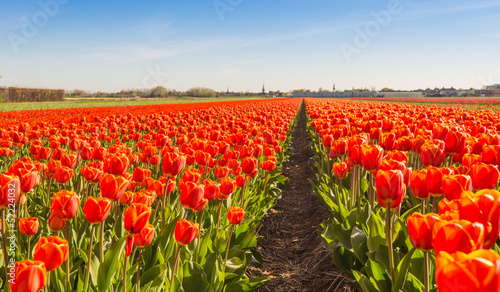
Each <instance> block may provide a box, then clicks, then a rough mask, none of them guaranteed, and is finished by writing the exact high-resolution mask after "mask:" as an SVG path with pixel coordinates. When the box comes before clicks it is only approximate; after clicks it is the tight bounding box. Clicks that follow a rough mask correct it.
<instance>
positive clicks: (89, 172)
mask: <svg viewBox="0 0 500 292" xmlns="http://www.w3.org/2000/svg"><path fill="white" fill-rule="evenodd" d="M80 173H81V174H82V175H83V178H84V179H85V180H86V181H88V182H90V183H98V182H100V181H101V179H102V176H103V171H102V170H100V169H97V168H94V167H87V166H83V167H82V168H80Z"/></svg>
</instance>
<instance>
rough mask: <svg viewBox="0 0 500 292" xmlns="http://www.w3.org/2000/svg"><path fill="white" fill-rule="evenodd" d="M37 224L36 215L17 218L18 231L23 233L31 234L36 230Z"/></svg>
mask: <svg viewBox="0 0 500 292" xmlns="http://www.w3.org/2000/svg"><path fill="white" fill-rule="evenodd" d="M39 224H40V223H39V221H38V218H36V217H30V218H21V219H19V231H21V233H22V234H24V235H27V236H33V235H35V234H36V233H37V232H38V226H39Z"/></svg>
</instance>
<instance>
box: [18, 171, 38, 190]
mask: <svg viewBox="0 0 500 292" xmlns="http://www.w3.org/2000/svg"><path fill="white" fill-rule="evenodd" d="M18 177H19V180H20V183H21V192H22V193H24V194H26V193H28V192H29V191H31V190H32V189H33V188H34V187H35V186H36V184H37V183H38V182H39V180H40V177H39V176H38V173H37V172H36V171H29V170H26V169H22V170H20V174H19V175H18Z"/></svg>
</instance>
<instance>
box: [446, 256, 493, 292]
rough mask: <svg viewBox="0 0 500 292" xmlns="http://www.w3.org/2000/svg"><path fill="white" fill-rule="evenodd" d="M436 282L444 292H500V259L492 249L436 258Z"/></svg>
mask: <svg viewBox="0 0 500 292" xmlns="http://www.w3.org/2000/svg"><path fill="white" fill-rule="evenodd" d="M436 282H437V285H438V289H439V291H440V292H469V291H485V292H486V291H492V292H493V291H500V256H499V255H498V254H497V253H496V252H494V251H491V250H477V251H473V252H471V253H468V254H467V253H463V252H460V251H459V252H456V253H451V254H450V253H447V252H445V251H441V252H439V253H437V256H436Z"/></svg>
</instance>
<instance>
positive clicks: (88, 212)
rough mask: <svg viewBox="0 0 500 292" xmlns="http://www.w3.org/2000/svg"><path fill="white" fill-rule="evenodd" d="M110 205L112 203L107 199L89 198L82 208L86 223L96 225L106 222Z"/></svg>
mask: <svg viewBox="0 0 500 292" xmlns="http://www.w3.org/2000/svg"><path fill="white" fill-rule="evenodd" d="M111 203H112V201H111V200H110V199H108V198H104V197H101V198H94V197H89V198H88V199H87V201H86V202H85V205H84V206H83V212H84V213H85V217H86V218H87V221H89V222H90V223H91V224H98V223H101V222H103V221H104V220H106V218H108V215H109V212H110V211H111Z"/></svg>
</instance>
